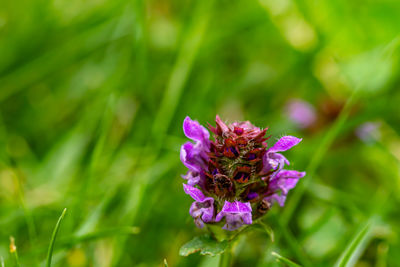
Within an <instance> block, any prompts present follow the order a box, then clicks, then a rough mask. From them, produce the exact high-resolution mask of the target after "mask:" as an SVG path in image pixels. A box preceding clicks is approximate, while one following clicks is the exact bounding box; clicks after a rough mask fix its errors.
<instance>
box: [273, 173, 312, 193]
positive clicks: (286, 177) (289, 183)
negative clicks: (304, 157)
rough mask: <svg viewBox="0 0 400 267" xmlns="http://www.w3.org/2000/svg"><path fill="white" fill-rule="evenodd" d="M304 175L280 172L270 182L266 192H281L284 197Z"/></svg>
mask: <svg viewBox="0 0 400 267" xmlns="http://www.w3.org/2000/svg"><path fill="white" fill-rule="evenodd" d="M305 175H306V173H305V172H298V171H289V170H282V171H280V172H278V173H277V175H276V176H275V177H274V178H273V179H272V180H271V181H270V184H269V188H268V190H269V191H272V192H274V191H278V190H282V193H283V194H284V195H286V194H287V193H288V192H289V190H290V189H292V188H294V187H295V186H296V184H297V182H298V180H299V179H300V178H302V177H304V176H305Z"/></svg>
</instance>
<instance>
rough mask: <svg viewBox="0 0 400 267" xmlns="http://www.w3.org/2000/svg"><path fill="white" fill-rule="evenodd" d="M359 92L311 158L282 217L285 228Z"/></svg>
mask: <svg viewBox="0 0 400 267" xmlns="http://www.w3.org/2000/svg"><path fill="white" fill-rule="evenodd" d="M357 92H358V90H354V91H353V93H352V94H351V96H350V97H349V98H348V99H347V101H346V104H345V106H344V108H343V109H342V111H341V112H340V114H339V116H338V118H337V119H336V121H335V122H334V124H333V125H332V127H331V128H330V129H329V130H328V132H327V133H326V135H325V136H324V138H323V140H322V141H321V142H320V144H319V146H318V148H317V150H316V152H315V154H314V155H313V157H312V158H311V161H310V163H309V165H308V167H307V168H306V173H307V175H306V176H305V177H304V178H303V180H302V182H301V183H299V185H298V186H297V188H296V190H294V192H293V194H292V196H291V197H290V198H291V199H290V201H288V204H287V206H286V208H285V210H284V212H283V216H282V217H283V225H284V226H287V225H288V223H289V221H290V219H291V217H292V215H293V213H294V211H295V210H296V209H297V207H298V205H299V204H300V200H301V198H302V197H303V195H304V193H305V191H306V189H307V187H308V186H309V184H310V182H311V179H312V177H313V176H314V173H315V171H316V169H317V168H318V166H319V164H320V163H321V161H322V159H323V157H324V156H325V154H326V152H327V151H328V149H329V148H330V147H331V145H332V143H333V141H334V140H335V138H336V136H337V135H338V134H339V131H340V129H341V128H342V127H343V125H344V123H345V122H346V120H347V118H348V116H349V114H350V110H351V107H352V106H353V104H354V103H355V101H356V99H357V96H358V94H357Z"/></svg>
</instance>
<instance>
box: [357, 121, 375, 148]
mask: <svg viewBox="0 0 400 267" xmlns="http://www.w3.org/2000/svg"><path fill="white" fill-rule="evenodd" d="M380 127H381V123H380V122H378V121H367V122H365V123H363V124H361V125H360V126H358V127H357V129H356V131H355V133H356V136H357V137H358V138H360V140H362V141H364V142H366V143H370V142H373V141H375V140H378V139H379V138H380V136H381V132H380Z"/></svg>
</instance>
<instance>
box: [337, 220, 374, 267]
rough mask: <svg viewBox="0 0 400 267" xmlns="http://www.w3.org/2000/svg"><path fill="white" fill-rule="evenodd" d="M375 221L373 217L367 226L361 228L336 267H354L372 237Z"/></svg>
mask: <svg viewBox="0 0 400 267" xmlns="http://www.w3.org/2000/svg"><path fill="white" fill-rule="evenodd" d="M373 221H374V218H373V217H372V218H371V219H369V220H368V222H367V223H366V224H364V225H362V226H361V227H360V229H359V230H358V231H357V234H356V235H355V236H354V238H353V239H352V240H351V242H350V243H349V245H348V246H347V247H346V249H345V250H344V251H343V253H342V254H341V255H340V257H339V259H338V261H337V262H336V264H335V267H343V266H354V264H355V263H356V261H357V260H358V258H359V257H360V256H361V254H362V252H363V251H364V249H365V247H366V246H367V244H368V241H369V240H370V238H371V236H372V229H373Z"/></svg>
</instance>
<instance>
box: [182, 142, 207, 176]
mask: <svg viewBox="0 0 400 267" xmlns="http://www.w3.org/2000/svg"><path fill="white" fill-rule="evenodd" d="M203 154H204V151H203V150H202V149H201V146H198V145H193V144H192V143H191V142H187V143H185V144H183V145H182V147H181V153H180V158H181V161H182V163H183V164H184V165H185V166H186V167H187V168H188V169H189V170H191V171H194V172H201V170H203V169H205V168H206V165H205V159H204V157H203Z"/></svg>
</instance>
